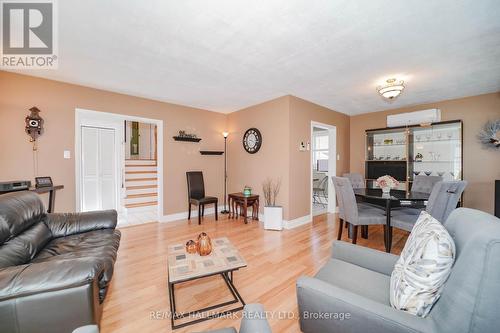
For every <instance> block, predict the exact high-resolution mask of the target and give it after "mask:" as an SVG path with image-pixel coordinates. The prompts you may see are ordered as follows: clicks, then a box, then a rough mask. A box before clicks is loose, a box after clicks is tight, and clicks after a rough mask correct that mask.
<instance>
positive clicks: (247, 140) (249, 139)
mask: <svg viewBox="0 0 500 333" xmlns="http://www.w3.org/2000/svg"><path fill="white" fill-rule="evenodd" d="M260 146H262V134H260V131H259V130H258V129H256V128H250V129H248V130H247V131H246V132H245V135H243V148H245V150H246V151H247V153H249V154H255V153H256V152H258V151H259V149H260Z"/></svg>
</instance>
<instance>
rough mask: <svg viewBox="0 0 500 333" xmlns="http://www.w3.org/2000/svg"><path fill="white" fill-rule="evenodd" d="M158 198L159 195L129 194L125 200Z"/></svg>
mask: <svg viewBox="0 0 500 333" xmlns="http://www.w3.org/2000/svg"><path fill="white" fill-rule="evenodd" d="M157 196H158V193H140V194H127V196H126V197H125V199H132V198H146V197H157Z"/></svg>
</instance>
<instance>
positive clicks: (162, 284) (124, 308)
mask: <svg viewBox="0 0 500 333" xmlns="http://www.w3.org/2000/svg"><path fill="white" fill-rule="evenodd" d="M219 216H220V218H219V221H217V222H216V221H215V220H214V218H213V216H208V217H206V218H205V219H204V221H203V223H202V225H201V226H199V225H198V224H197V219H193V220H192V221H191V222H188V221H186V220H184V221H178V222H172V223H149V224H145V225H140V226H132V227H125V228H122V229H121V231H122V240H121V245H120V250H119V252H118V260H117V262H116V265H115V272H114V275H113V280H112V282H111V285H110V290H109V292H108V295H107V297H106V301H105V304H104V313H103V317H102V321H101V332H102V333H110V332H134V333H136V332H141V333H146V332H171V331H172V330H171V327H170V319H169V318H168V317H167V316H164V314H168V312H169V311H170V308H169V299H168V290H167V263H166V261H167V246H168V245H169V244H177V243H185V242H186V241H187V240H189V239H194V238H195V237H196V236H197V235H198V234H199V233H200V232H202V231H204V232H206V233H208V234H209V236H210V237H212V238H216V237H221V236H226V237H228V238H229V239H230V240H231V242H232V243H233V244H234V245H235V246H236V247H238V248H239V250H240V253H241V254H242V255H243V257H244V258H245V260H246V261H247V263H248V267H246V268H243V269H241V270H239V271H237V272H236V273H235V275H234V279H235V285H236V287H237V288H238V290H239V292H240V294H241V295H242V297H243V299H244V300H245V302H246V303H262V304H263V305H264V307H265V308H266V310H267V311H276V312H280V313H281V314H284V313H288V312H290V313H294V316H295V318H290V319H280V318H272V319H270V324H271V327H272V329H273V332H300V330H299V325H298V321H297V301H296V293H295V281H296V280H297V278H298V277H299V276H301V275H310V276H312V275H314V274H315V273H316V272H317V271H318V270H319V269H320V268H321V267H322V265H323V264H324V263H325V262H326V261H327V260H328V258H329V257H330V249H331V243H332V241H333V240H334V239H336V237H337V228H336V226H337V223H338V220H337V218H336V215H332V214H329V215H320V216H317V217H315V218H314V221H313V223H312V224H308V225H305V226H302V227H298V228H295V229H292V230H284V231H281V232H280V231H267V230H264V229H263V226H262V224H261V223H259V222H255V221H252V222H251V223H249V224H247V225H245V224H244V223H243V220H242V219H239V220H228V219H227V215H219ZM344 230H345V231H344V233H343V237H342V238H343V240H348V239H347V230H346V229H344ZM406 237H407V234H406V233H405V232H402V231H398V230H396V229H395V230H394V236H393V253H399V252H400V251H401V249H402V247H403V246H404V243H405V241H406ZM358 244H359V245H362V246H369V247H371V248H375V249H378V250H383V249H384V246H383V234H382V228H381V227H370V235H369V239H368V240H366V239H362V238H361V237H358ZM230 297H231V294H230V292H229V291H228V290H227V288H226V286H225V284H224V282H223V280H222V278H221V277H220V276H216V277H209V278H205V279H203V280H197V281H192V282H187V283H185V284H183V285H179V286H176V301H177V307H178V310H179V311H185V310H195V309H199V308H202V307H206V306H209V305H211V304H216V303H217V302H220V301H222V300H229V299H230ZM152 313H155V314H154V316H153V315H152ZM237 314H238V315H239V314H240V313H237ZM162 315H163V316H164V318H162ZM239 322H240V319H239V318H223V319H213V320H209V321H205V322H202V323H199V324H196V325H192V326H188V327H185V328H181V329H177V330H175V332H198V331H203V330H208V329H215V328H222V327H228V326H234V327H236V328H239Z"/></svg>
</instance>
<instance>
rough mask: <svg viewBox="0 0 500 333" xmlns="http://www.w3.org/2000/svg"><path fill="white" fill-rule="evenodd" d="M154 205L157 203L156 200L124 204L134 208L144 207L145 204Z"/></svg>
mask: <svg viewBox="0 0 500 333" xmlns="http://www.w3.org/2000/svg"><path fill="white" fill-rule="evenodd" d="M156 205H158V201H148V202H140V203H131V204H125V207H126V208H135V207H146V206H156Z"/></svg>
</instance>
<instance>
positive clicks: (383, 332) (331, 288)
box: [297, 208, 500, 333]
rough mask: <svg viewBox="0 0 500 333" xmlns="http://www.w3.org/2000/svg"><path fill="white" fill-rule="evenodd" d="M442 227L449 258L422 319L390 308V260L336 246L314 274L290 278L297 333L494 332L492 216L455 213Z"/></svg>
mask: <svg viewBox="0 0 500 333" xmlns="http://www.w3.org/2000/svg"><path fill="white" fill-rule="evenodd" d="M444 225H445V227H446V229H447V230H448V232H449V233H450V234H451V236H452V237H453V239H454V241H455V245H456V250H457V255H456V261H455V264H454V266H453V269H452V273H451V275H450V277H449V279H448V280H447V281H446V283H445V286H444V289H443V292H442V294H441V298H440V299H439V300H438V301H437V302H436V303H435V304H434V307H433V308H432V310H431V312H430V314H429V315H428V316H427V317H426V318H420V317H416V316H414V315H411V314H408V313H406V312H404V311H400V310H396V309H394V308H392V307H391V305H390V302H389V285H390V275H391V273H392V270H393V267H394V264H395V262H396V260H397V259H398V257H397V256H395V255H392V254H388V253H384V252H379V251H375V250H372V249H369V248H364V247H360V246H356V245H352V244H349V243H345V242H338V241H336V242H334V244H333V249H332V258H331V259H330V260H329V261H328V263H327V264H326V265H325V266H324V267H323V268H322V269H321V270H320V271H319V272H318V273H317V274H316V276H315V277H301V278H300V279H299V280H298V281H297V298H298V306H299V315H300V327H301V329H302V331H303V332H306V333H309V332H311V333H312V332H314V333H320V332H321V333H323V332H336V333H342V332H351V333H352V332H370V333H389V332H394V333H396V332H398V333H399V332H436V333H437V332H440V333H448V332H449V333H462V332H469V333H486V332H498V331H499V330H500V312H499V311H500V310H499V309H500V219H498V218H496V217H494V216H493V215H490V214H487V213H484V212H481V211H477V210H472V209H467V208H459V209H456V210H454V211H453V212H452V213H451V215H450V216H449V218H448V220H447V221H446V222H445V223H444Z"/></svg>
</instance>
